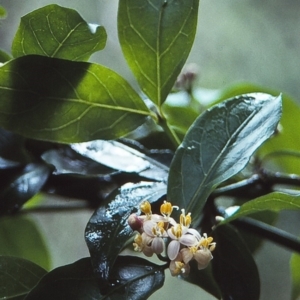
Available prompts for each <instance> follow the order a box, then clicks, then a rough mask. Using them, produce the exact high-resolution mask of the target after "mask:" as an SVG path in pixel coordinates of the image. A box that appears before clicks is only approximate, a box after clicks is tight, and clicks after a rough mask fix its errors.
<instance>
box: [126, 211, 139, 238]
mask: <svg viewBox="0 0 300 300" xmlns="http://www.w3.org/2000/svg"><path fill="white" fill-rule="evenodd" d="M127 223H128V225H129V226H130V228H131V229H132V230H133V231H138V232H140V233H142V226H143V220H142V219H140V218H139V217H138V216H137V215H136V214H131V215H130V216H129V217H128V220H127Z"/></svg>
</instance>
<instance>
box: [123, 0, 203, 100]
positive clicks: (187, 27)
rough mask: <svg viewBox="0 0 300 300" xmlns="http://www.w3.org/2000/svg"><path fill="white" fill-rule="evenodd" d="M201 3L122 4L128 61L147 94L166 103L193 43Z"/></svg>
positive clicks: (128, 0) (131, 1) (175, 0)
mask: <svg viewBox="0 0 300 300" xmlns="http://www.w3.org/2000/svg"><path fill="white" fill-rule="evenodd" d="M198 5H199V0H185V1H182V0H157V1H142V2H140V1H139V2H137V1H136V0H124V1H119V12H118V32H119V39H120V43H121V46H122V50H123V53H124V55H125V58H126V60H127V62H128V64H129V66H130V68H131V69H132V71H133V73H134V75H135V77H136V78H137V80H138V82H139V85H140V87H141V88H142V90H143V91H144V93H145V94H146V95H147V96H148V97H149V98H150V99H151V100H152V101H153V102H155V103H156V104H157V105H158V106H161V104H162V103H163V102H164V101H165V99H166V97H167V95H168V94H169V92H170V90H171V89H172V87H173V85H174V83H175V81H176V78H177V76H178V75H179V73H180V71H181V69H182V67H183V65H184V63H185V61H186V59H187V57H188V54H189V52H190V50H191V47H192V44H193V42H194V37H195V32H196V27H197V17H198Z"/></svg>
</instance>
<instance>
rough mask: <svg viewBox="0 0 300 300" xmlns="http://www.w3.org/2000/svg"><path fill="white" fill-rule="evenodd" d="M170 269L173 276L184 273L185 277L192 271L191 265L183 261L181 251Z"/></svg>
mask: <svg viewBox="0 0 300 300" xmlns="http://www.w3.org/2000/svg"><path fill="white" fill-rule="evenodd" d="M169 269H170V272H171V275H172V276H178V275H182V276H183V277H184V276H187V275H189V273H190V265H189V264H185V263H184V262H183V261H182V255H181V253H180V252H179V253H178V255H177V257H176V258H175V259H174V260H172V261H171V262H170V266H169Z"/></svg>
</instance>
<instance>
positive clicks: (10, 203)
mask: <svg viewBox="0 0 300 300" xmlns="http://www.w3.org/2000/svg"><path fill="white" fill-rule="evenodd" d="M51 172H52V168H51V167H50V166H49V165H46V164H42V163H30V164H27V165H25V166H20V167H16V168H14V169H11V170H9V171H7V170H2V171H1V172H0V174H1V175H2V176H3V177H4V178H3V180H2V181H1V182H0V215H3V214H10V213H14V212H16V211H17V210H18V209H20V208H21V207H22V205H23V204H24V203H25V202H26V201H28V200H29V199H30V198H32V197H33V196H34V195H35V194H37V193H38V192H39V191H40V190H41V189H42V187H43V185H44V184H45V182H46V181H47V179H48V177H49V175H50V174H51Z"/></svg>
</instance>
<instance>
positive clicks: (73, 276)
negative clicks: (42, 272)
mask: <svg viewBox="0 0 300 300" xmlns="http://www.w3.org/2000/svg"><path fill="white" fill-rule="evenodd" d="M163 282H164V272H163V268H162V267H161V266H158V265H155V264H153V263H150V262H148V261H146V260H143V259H141V258H137V257H129V256H126V257H125V256H124V257H122V256H120V257H118V258H117V260H116V263H115V265H114V268H113V270H112V272H111V277H110V287H109V289H108V290H107V293H106V294H102V295H101V292H100V289H99V286H98V281H97V279H96V278H95V276H94V273H93V268H92V265H91V260H90V258H83V259H81V260H79V261H77V262H75V263H73V264H70V265H66V266H63V267H59V268H57V269H55V270H53V271H52V272H50V273H49V274H47V275H46V276H45V277H44V278H43V279H42V280H41V281H40V283H39V284H38V285H37V287H36V288H35V289H34V290H32V292H31V293H30V294H29V295H28V296H27V297H26V300H40V299H43V300H53V299H56V300H65V299H72V300H96V299H97V300H104V299H106V300H128V299H132V300H143V299H147V298H148V297H149V296H150V295H151V294H152V293H153V292H155V291H156V290H157V289H159V288H160V287H161V286H162V285H163Z"/></svg>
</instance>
